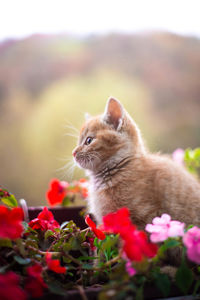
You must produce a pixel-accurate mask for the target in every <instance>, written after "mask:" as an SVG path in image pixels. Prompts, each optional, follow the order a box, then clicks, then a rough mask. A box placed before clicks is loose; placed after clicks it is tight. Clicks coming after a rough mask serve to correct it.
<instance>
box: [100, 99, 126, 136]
mask: <svg viewBox="0 0 200 300" xmlns="http://www.w3.org/2000/svg"><path fill="white" fill-rule="evenodd" d="M123 117H124V110H123V107H122V105H121V104H120V102H119V101H118V100H116V99H114V98H112V97H111V98H109V99H108V102H107V104H106V109H105V112H104V116H103V120H104V121H105V122H106V123H108V124H110V125H112V126H113V127H114V129H116V130H120V129H121V126H122V123H123Z"/></svg>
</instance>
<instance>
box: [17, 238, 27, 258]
mask: <svg viewBox="0 0 200 300" xmlns="http://www.w3.org/2000/svg"><path fill="white" fill-rule="evenodd" d="M16 244H17V247H18V249H19V252H20V254H21V255H22V256H25V254H26V250H25V247H24V243H23V240H22V239H17V240H16Z"/></svg>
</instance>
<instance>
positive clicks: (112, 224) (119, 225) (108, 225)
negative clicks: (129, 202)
mask: <svg viewBox="0 0 200 300" xmlns="http://www.w3.org/2000/svg"><path fill="white" fill-rule="evenodd" d="M102 228H103V229H104V230H105V231H107V232H111V233H116V234H118V233H119V234H120V235H121V236H122V237H123V236H125V235H126V234H127V228H131V229H132V230H135V229H136V227H135V226H134V225H133V224H132V223H131V220H130V212H129V210H128V209H127V208H126V207H123V208H121V209H119V210H118V211H117V212H114V213H110V214H107V215H106V216H104V217H103V225H102ZM128 231H130V229H129V230H128Z"/></svg>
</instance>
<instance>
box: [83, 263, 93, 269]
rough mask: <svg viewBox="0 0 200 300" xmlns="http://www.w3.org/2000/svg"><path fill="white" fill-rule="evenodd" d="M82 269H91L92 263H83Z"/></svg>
mask: <svg viewBox="0 0 200 300" xmlns="http://www.w3.org/2000/svg"><path fill="white" fill-rule="evenodd" d="M82 267H83V268H84V269H87V270H92V269H93V265H89V264H83V266H82Z"/></svg>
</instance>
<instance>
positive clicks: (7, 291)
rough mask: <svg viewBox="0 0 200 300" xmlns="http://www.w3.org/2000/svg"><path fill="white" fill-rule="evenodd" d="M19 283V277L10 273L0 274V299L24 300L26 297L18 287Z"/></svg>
mask: <svg viewBox="0 0 200 300" xmlns="http://www.w3.org/2000/svg"><path fill="white" fill-rule="evenodd" d="M19 281H20V278H19V276H18V275H17V274H16V273H14V272H12V271H10V272H7V273H6V274H0V299H1V300H26V299H27V295H26V293H25V292H24V291H23V290H22V289H21V287H20V286H19Z"/></svg>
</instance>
